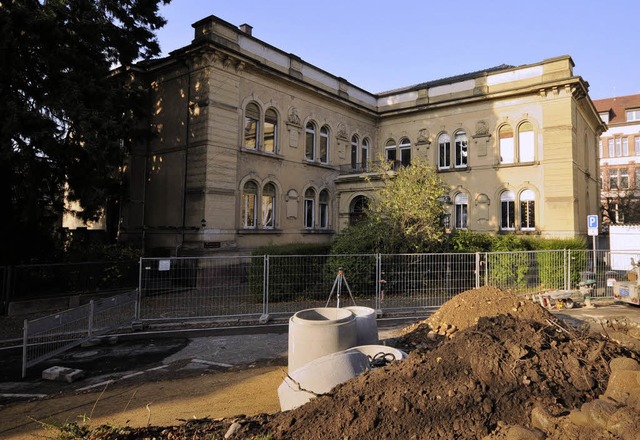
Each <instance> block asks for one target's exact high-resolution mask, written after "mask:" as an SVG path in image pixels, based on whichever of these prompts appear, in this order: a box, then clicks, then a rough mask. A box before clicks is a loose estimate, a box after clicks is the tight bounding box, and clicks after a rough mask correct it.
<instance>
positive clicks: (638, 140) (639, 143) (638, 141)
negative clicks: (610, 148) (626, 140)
mask: <svg viewBox="0 0 640 440" xmlns="http://www.w3.org/2000/svg"><path fill="white" fill-rule="evenodd" d="M633 142H634V149H635V150H636V151H635V154H636V156H640V136H636V137H634V138H633Z"/></svg>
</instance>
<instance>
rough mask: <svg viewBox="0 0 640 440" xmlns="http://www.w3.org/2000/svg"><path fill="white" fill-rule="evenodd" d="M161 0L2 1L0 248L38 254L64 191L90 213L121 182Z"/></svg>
mask: <svg viewBox="0 0 640 440" xmlns="http://www.w3.org/2000/svg"><path fill="white" fill-rule="evenodd" d="M161 2H162V3H168V2H169V0H127V1H122V0H7V1H2V2H0V66H2V67H0V179H1V180H0V218H1V219H2V220H0V221H1V222H2V223H1V224H0V228H1V230H2V234H3V243H2V244H3V252H2V253H0V258H1V259H3V260H5V261H9V262H16V261H20V260H26V259H30V260H32V259H42V258H45V256H43V255H42V254H43V253H51V252H52V249H54V248H55V246H52V243H53V242H54V241H55V234H54V232H55V231H56V228H57V226H59V224H60V218H61V214H62V212H63V209H64V196H65V187H66V197H67V198H68V200H72V201H78V202H79V203H80V205H81V207H82V211H81V213H80V215H81V216H82V217H83V218H84V219H95V218H96V217H97V216H99V215H100V213H101V211H102V209H103V208H104V206H105V204H106V203H108V201H109V200H113V199H114V197H117V194H118V193H119V192H120V185H121V166H122V164H123V157H124V155H125V154H126V150H127V148H128V145H129V144H130V143H131V142H133V141H134V138H135V137H136V136H138V135H139V134H140V133H139V131H138V128H139V127H141V124H140V120H141V119H140V118H141V106H142V105H143V102H142V99H143V93H142V91H141V89H140V88H138V87H137V86H136V80H135V75H134V71H135V69H133V68H132V65H133V63H134V62H136V61H138V60H142V59H148V58H150V57H153V56H154V55H157V54H158V53H159V51H160V48H159V45H158V42H157V40H156V37H155V34H154V32H155V31H156V30H157V29H158V28H160V27H162V26H163V25H164V24H165V20H164V18H162V17H161V16H160V15H159V12H158V7H159V3H161Z"/></svg>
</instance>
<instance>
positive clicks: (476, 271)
mask: <svg viewBox="0 0 640 440" xmlns="http://www.w3.org/2000/svg"><path fill="white" fill-rule="evenodd" d="M475 274H476V276H475V278H476V279H475V282H476V289H479V288H480V252H476V270H475Z"/></svg>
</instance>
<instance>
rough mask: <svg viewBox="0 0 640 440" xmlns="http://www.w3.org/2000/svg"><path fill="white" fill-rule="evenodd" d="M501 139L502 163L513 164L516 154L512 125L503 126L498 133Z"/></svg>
mask: <svg viewBox="0 0 640 440" xmlns="http://www.w3.org/2000/svg"><path fill="white" fill-rule="evenodd" d="M498 135H499V138H500V163H513V162H514V160H515V157H514V156H515V152H514V145H513V129H512V128H511V126H510V125H503V126H502V127H500V130H499V132H498Z"/></svg>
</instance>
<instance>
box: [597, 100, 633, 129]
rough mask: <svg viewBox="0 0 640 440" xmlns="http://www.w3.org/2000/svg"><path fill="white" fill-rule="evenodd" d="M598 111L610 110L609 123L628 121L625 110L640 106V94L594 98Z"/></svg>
mask: <svg viewBox="0 0 640 440" xmlns="http://www.w3.org/2000/svg"><path fill="white" fill-rule="evenodd" d="M593 105H595V107H596V110H597V111H598V113H603V112H606V111H608V112H609V124H623V123H625V122H627V117H626V114H625V110H627V109H632V108H634V109H637V108H640V95H627V96H616V97H615V98H605V99H594V100H593Z"/></svg>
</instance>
